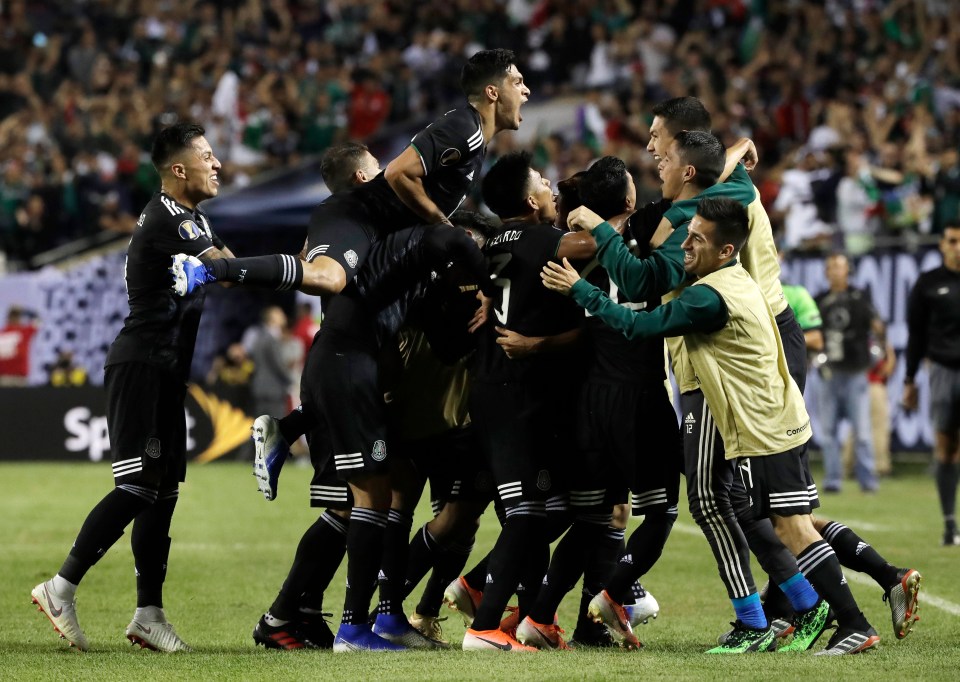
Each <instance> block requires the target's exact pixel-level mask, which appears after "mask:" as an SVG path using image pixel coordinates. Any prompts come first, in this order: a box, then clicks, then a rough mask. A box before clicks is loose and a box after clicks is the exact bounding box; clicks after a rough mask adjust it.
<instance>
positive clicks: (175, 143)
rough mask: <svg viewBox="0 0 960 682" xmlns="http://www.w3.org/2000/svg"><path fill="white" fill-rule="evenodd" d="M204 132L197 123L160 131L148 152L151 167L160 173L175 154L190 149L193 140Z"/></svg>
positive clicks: (180, 124) (177, 125) (179, 124)
mask: <svg viewBox="0 0 960 682" xmlns="http://www.w3.org/2000/svg"><path fill="white" fill-rule="evenodd" d="M205 132H206V131H205V130H204V129H203V126H202V125H199V124H197V123H175V124H173V125H172V126H170V127H169V128H164V129H163V130H161V131H160V132H159V133H157V136H156V137H155V138H154V140H153V148H152V149H151V150H150V160H151V161H153V167H154V168H156V169H157V171H158V172H160V171H162V170H163V167H164V166H166V165H167V164H168V163H170V160H171V159H172V158H173V157H174V156H175V155H176V154H179V153H180V152H182V151H183V150H184V149H190V147H192V146H193V140H194V138H197V137H200V136H202V135H203V134H204V133H205Z"/></svg>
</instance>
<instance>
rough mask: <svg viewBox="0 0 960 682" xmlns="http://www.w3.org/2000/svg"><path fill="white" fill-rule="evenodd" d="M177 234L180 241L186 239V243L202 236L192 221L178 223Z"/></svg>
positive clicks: (197, 226) (198, 227)
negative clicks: (178, 233)
mask: <svg viewBox="0 0 960 682" xmlns="http://www.w3.org/2000/svg"><path fill="white" fill-rule="evenodd" d="M179 232H180V239H186V240H187V241H193V240H194V239H197V238H198V237H199V236H200V235H201V234H203V233H202V232H201V230H200V226H199V225H197V224H196V223H195V222H193V221H192V220H184V221H183V222H182V223H180V228H179Z"/></svg>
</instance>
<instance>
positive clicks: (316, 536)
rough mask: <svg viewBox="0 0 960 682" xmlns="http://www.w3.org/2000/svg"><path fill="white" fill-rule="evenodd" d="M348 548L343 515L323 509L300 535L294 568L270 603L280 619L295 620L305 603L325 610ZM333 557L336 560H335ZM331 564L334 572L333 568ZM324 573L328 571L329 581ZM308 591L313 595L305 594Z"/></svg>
mask: <svg viewBox="0 0 960 682" xmlns="http://www.w3.org/2000/svg"><path fill="white" fill-rule="evenodd" d="M346 548H347V526H346V524H345V523H344V522H343V519H341V518H340V517H338V516H336V515H335V514H333V513H332V512H330V511H329V510H328V511H325V512H323V514H321V515H320V518H318V519H317V520H316V521H314V522H313V525H312V526H310V527H309V528H308V529H307V531H306V532H305V533H304V534H303V537H301V538H300V543H299V544H298V545H297V553H296V554H295V555H294V557H293V565H292V566H290V572H289V573H287V578H286V580H284V581H283V587H281V588H280V592H279V594H277V598H276V599H274V600H273V604H271V605H270V615H271V616H273V617H274V618H279V619H280V620H294V619H296V618H297V617H298V615H299V613H300V607H301V606H306V607H307V608H310V609H313V610H315V611H319V610H321V608H322V606H323V593H324V591H325V589H326V587H327V585H328V584H329V582H330V580H331V579H332V578H333V573H335V572H336V570H337V568H338V567H339V565H340V562H341V561H342V560H343V555H344V552H345V551H346ZM333 560H336V563H335V564H333ZM331 565H332V569H333V571H332V572H331V571H329V568H330V567H331ZM325 569H327V570H325ZM324 574H327V575H328V577H327V578H326V580H325V581H324ZM304 593H307V594H309V595H310V597H309V598H308V599H307V598H304Z"/></svg>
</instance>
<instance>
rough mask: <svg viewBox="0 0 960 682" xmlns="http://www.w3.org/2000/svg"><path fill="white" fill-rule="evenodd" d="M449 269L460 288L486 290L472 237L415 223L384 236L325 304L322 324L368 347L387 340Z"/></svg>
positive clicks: (482, 264) (483, 267)
mask: <svg viewBox="0 0 960 682" xmlns="http://www.w3.org/2000/svg"><path fill="white" fill-rule="evenodd" d="M448 269H455V270H456V271H457V272H458V273H459V277H460V278H461V280H460V284H461V285H464V286H466V285H468V284H472V285H473V286H474V287H477V288H479V287H486V288H487V289H489V288H490V284H489V282H487V280H486V274H487V269H486V261H485V260H484V257H483V254H482V253H481V251H480V249H479V248H478V247H477V245H476V243H475V242H474V241H473V239H472V238H471V237H470V236H469V235H468V234H467V233H466V231H464V230H463V229H461V228H458V227H451V226H449V225H416V226H414V227H410V228H406V229H404V230H400V231H398V232H394V233H391V234H389V235H386V236H385V237H384V238H383V239H382V240H380V241H379V242H377V243H376V244H375V245H374V246H373V248H372V249H371V251H370V255H369V257H368V259H367V264H366V267H364V269H363V270H361V272H360V274H359V275H358V277H357V279H356V280H354V282H351V283H350V284H349V285H348V286H347V287H346V288H345V289H344V290H343V292H342V293H341V294H339V295H337V296H333V297H330V298H328V299H327V300H325V302H324V305H325V308H324V309H325V311H326V312H325V316H324V321H323V326H326V327H330V328H334V329H336V330H338V331H339V332H340V333H343V334H348V335H350V336H352V337H354V338H355V340H357V341H358V342H360V343H364V344H367V345H369V346H370V347H371V348H376V347H379V346H380V345H381V344H382V343H384V342H385V341H386V340H387V339H390V338H392V337H393V336H394V335H395V334H396V333H397V332H398V331H399V329H400V327H401V326H402V325H403V323H404V321H405V319H406V317H407V314H408V312H409V310H410V307H411V306H412V305H413V304H414V302H415V301H416V300H418V299H419V298H422V297H423V296H424V295H425V291H426V289H427V288H428V286H429V285H430V284H431V282H433V281H434V280H436V279H438V277H440V273H443V272H444V271H446V270H448Z"/></svg>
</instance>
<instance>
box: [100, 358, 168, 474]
mask: <svg viewBox="0 0 960 682" xmlns="http://www.w3.org/2000/svg"><path fill="white" fill-rule="evenodd" d="M104 386H105V387H106V389H107V426H108V427H109V430H110V455H111V459H112V460H113V480H114V484H115V485H118V486H120V485H126V486H136V487H142V488H148V489H150V490H157V491H161V492H163V491H168V490H171V489H175V488H176V487H177V485H178V484H179V483H180V482H181V481H183V480H185V479H186V475H187V425H186V418H185V416H184V412H183V401H184V399H185V398H186V395H187V386H186V384H185V383H184V381H183V379H182V378H181V377H179V376H178V375H175V374H171V373H170V372H166V371H164V370H162V369H160V368H158V367H155V366H153V365H148V364H146V363H141V362H124V363H120V364H118V365H110V366H109V367H107V368H106V371H105V373H104Z"/></svg>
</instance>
